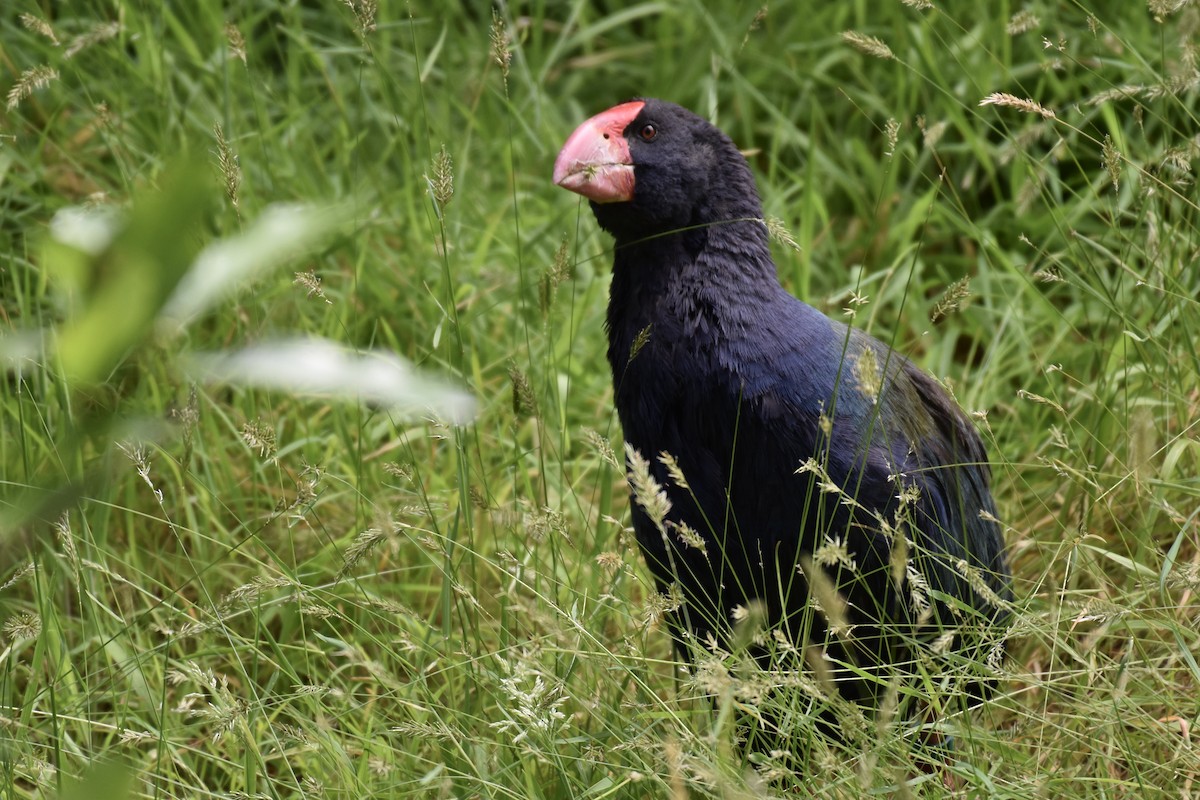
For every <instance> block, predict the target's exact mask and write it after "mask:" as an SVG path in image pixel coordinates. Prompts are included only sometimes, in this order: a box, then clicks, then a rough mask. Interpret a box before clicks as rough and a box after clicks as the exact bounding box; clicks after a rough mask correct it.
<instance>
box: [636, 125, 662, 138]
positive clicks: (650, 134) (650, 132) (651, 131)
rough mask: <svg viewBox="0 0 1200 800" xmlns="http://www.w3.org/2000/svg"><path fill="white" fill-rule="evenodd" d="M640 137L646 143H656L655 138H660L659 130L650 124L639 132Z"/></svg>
mask: <svg viewBox="0 0 1200 800" xmlns="http://www.w3.org/2000/svg"><path fill="white" fill-rule="evenodd" d="M638 136H640V137H642V141H644V142H652V141H654V137H655V136H658V128H656V127H654V126H653V125H649V124H647V125H643V126H642V129H641V130H640V131H638Z"/></svg>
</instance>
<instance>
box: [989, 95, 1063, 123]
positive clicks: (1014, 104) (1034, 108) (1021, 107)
mask: <svg viewBox="0 0 1200 800" xmlns="http://www.w3.org/2000/svg"><path fill="white" fill-rule="evenodd" d="M979 105H981V106H1004V107H1005V108H1015V109H1017V110H1018V111H1023V112H1025V113H1026V114H1040V115H1041V116H1043V117H1045V118H1046V119H1057V115H1056V114H1055V113H1054V111H1053V110H1052V109H1049V108H1046V107H1045V106H1043V105H1042V104H1040V103H1035V102H1034V101H1032V100H1027V99H1023V98H1020V97H1017V96H1016V95H1011V94H1008V93H1007V92H992V93H991V94H989V95H988V96H987V97H985V98H983V99H982V100H980V101H979Z"/></svg>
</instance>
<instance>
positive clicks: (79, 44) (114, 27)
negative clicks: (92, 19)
mask: <svg viewBox="0 0 1200 800" xmlns="http://www.w3.org/2000/svg"><path fill="white" fill-rule="evenodd" d="M120 32H121V23H119V22H100V23H97V24H96V25H93V26H92V28H91V29H90V30H88V31H87V32H86V33H81V34H80V35H79V36H76V37H75V38H74V39H72V40H71V43H70V44H68V45H67V48H66V49H65V50H63V57H64V58H74V57H75V56H76V55H78V54H79V53H81V52H82V51H84V50H86V49H87V48H89V47H91V46H92V45H95V44H99V43H100V42H103V41H107V40H108V39H111V38H113V37H114V36H116V35H117V34H118V33H120Z"/></svg>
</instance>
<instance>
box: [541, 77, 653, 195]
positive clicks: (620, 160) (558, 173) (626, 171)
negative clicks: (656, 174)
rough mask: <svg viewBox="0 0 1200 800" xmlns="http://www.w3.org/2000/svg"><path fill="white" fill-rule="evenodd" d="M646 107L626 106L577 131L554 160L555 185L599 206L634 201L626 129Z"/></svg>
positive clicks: (590, 122) (598, 118)
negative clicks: (599, 204)
mask: <svg viewBox="0 0 1200 800" xmlns="http://www.w3.org/2000/svg"><path fill="white" fill-rule="evenodd" d="M644 105H646V104H645V103H644V102H642V101H641V100H635V101H633V102H631V103H622V104H621V105H619V106H614V107H613V108H610V109H609V110H608V111H602V112H600V113H599V114H597V115H596V116H594V117H592V118H591V119H589V120H588V121H587V122H585V123H583V124H582V125H580V126H579V127H578V128H576V129H575V132H574V133H572V134H571V137H570V138H569V139H567V143H566V144H564V145H563V149H562V152H560V153H559V154H558V158H557V159H555V161H554V182H555V183H556V184H558V185H559V186H561V187H563V188H564V189H569V190H571V191H572V192H576V193H578V194H581V195H583V196H584V197H586V198H587V199H589V200H591V201H593V202H595V203H624V202H628V201H630V200H632V199H633V159H632V158H631V157H630V155H629V142H627V141H625V129H626V128H627V127H629V123H631V122H633V120H634V118H635V117H637V115H638V114H639V113H641V110H642V106H644Z"/></svg>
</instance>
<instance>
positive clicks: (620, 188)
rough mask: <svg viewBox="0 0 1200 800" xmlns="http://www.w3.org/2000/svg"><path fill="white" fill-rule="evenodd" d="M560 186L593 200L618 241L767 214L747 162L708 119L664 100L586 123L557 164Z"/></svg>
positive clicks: (625, 106) (638, 103)
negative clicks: (759, 199) (764, 211)
mask: <svg viewBox="0 0 1200 800" xmlns="http://www.w3.org/2000/svg"><path fill="white" fill-rule="evenodd" d="M554 182H555V183H556V184H558V185H559V186H561V187H563V188H564V189H569V190H571V191H572V192H576V193H578V194H581V195H583V196H584V197H586V198H587V199H588V200H590V201H591V205H592V211H593V212H595V214H596V219H597V220H598V221H599V223H600V225H601V227H603V228H604V229H605V230H607V231H608V232H609V233H612V234H613V235H614V236H616V237H617V239H618V241H620V240H623V239H624V240H630V239H637V238H641V237H646V236H654V235H656V234H664V233H668V232H670V231H674V230H679V229H684V228H690V227H694V226H703V225H706V224H710V223H719V222H726V221H730V220H734V219H757V218H761V217H762V209H761V207H760V205H759V201H758V192H757V190H756V189H755V186H754V178H753V176H752V175H751V174H750V168H749V167H748V166H747V164H746V160H745V159H744V158H743V157H742V155H741V153H739V152H738V150H737V148H736V147H735V146H734V144H733V142H732V141H730V139H729V137H728V136H726V135H725V134H724V133H722V132H721V131H720V130H718V129H717V128H716V127H715V126H714V125H712V124H711V123H710V122H708V121H707V120H705V119H703V118H701V117H698V116H696V115H695V114H693V113H692V112H690V111H688V110H687V109H685V108H682V107H680V106H677V105H675V104H674V103H668V102H665V101H662V100H653V99H644V100H632V101H630V102H628V103H622V104H621V105H618V106H614V107H613V108H610V109H608V110H607V111H603V112H601V113H599V114H597V115H596V116H594V117H592V118H591V119H589V120H587V121H586V122H584V123H583V124H582V125H580V126H579V127H578V128H576V129H575V132H574V133H572V134H571V136H570V138H568V139H567V142H566V144H565V145H563V148H562V152H560V153H559V154H558V159H557V160H556V161H555V162H554Z"/></svg>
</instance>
